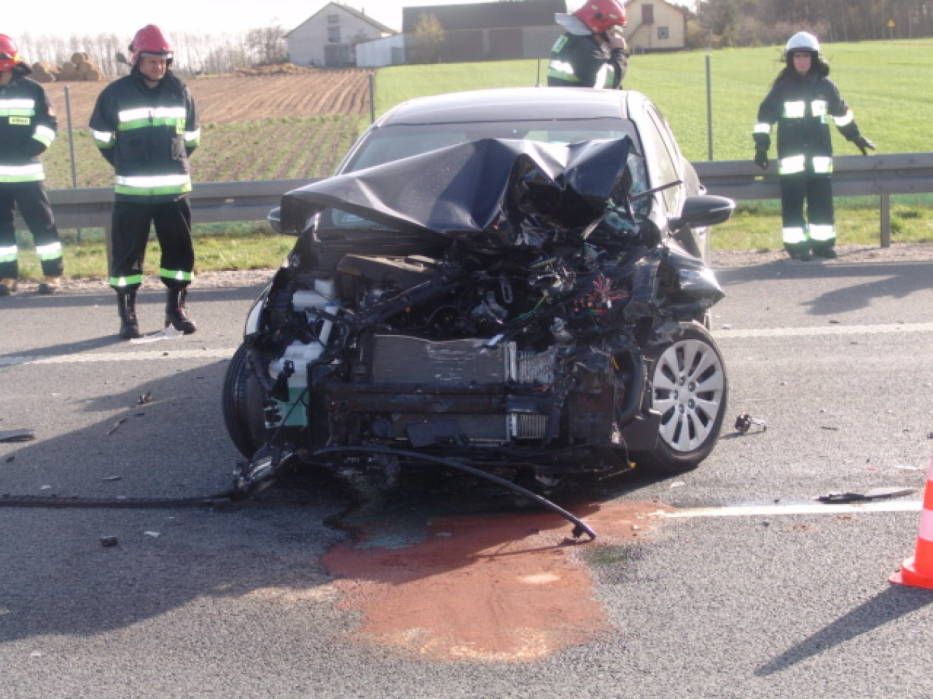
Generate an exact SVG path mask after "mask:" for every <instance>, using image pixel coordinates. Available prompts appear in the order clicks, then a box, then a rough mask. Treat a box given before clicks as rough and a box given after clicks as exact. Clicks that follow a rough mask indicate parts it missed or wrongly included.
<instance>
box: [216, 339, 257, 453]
mask: <svg viewBox="0 0 933 699" xmlns="http://www.w3.org/2000/svg"><path fill="white" fill-rule="evenodd" d="M246 354H247V350H246V345H240V347H239V348H238V349H237V351H236V352H235V353H234V355H233V357H232V358H231V359H230V364H229V365H228V366H227V373H226V375H225V376H224V388H223V397H222V401H223V413H224V425H226V427H227V434H229V435H230V439H231V440H232V441H233V444H234V445H235V446H236V448H237V449H238V450H239V452H240V453H241V454H242V455H243V456H245V457H246V458H247V459H252V458H253V454H255V453H256V451H257V450H258V449H259V447H260V446H262V444H263V442H264V439H263V435H264V433H265V429H266V425H265V418H264V417H263V412H262V387H261V386H260V385H259V381H258V380H257V379H256V377H255V375H254V374H253V369H252V367H251V366H250V363H249V361H248V359H247V356H246Z"/></svg>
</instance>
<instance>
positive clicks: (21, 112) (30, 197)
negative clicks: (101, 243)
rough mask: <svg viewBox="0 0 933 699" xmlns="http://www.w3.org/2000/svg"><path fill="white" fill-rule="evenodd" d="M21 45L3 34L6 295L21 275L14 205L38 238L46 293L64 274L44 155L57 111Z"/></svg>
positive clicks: (0, 152)
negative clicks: (19, 48)
mask: <svg viewBox="0 0 933 699" xmlns="http://www.w3.org/2000/svg"><path fill="white" fill-rule="evenodd" d="M30 72H31V70H30V68H29V66H28V65H26V63H25V62H24V61H23V59H22V58H21V57H20V55H19V52H18V51H17V50H16V44H14V43H13V40H12V39H11V38H10V37H8V36H7V35H6V34H0V296H8V295H10V294H12V293H13V292H15V291H16V286H17V279H18V277H19V263H18V259H17V258H18V250H17V247H16V231H15V229H14V227H13V209H14V207H15V208H18V209H19V212H20V214H21V215H22V217H23V220H25V221H26V225H27V226H28V227H29V230H30V232H31V233H32V235H33V238H34V239H35V243H36V253H37V254H38V256H39V260H40V261H41V263H42V273H43V274H44V275H45V279H44V280H43V281H42V282H40V284H39V293H40V294H51V293H52V292H54V291H55V290H56V289H57V288H58V285H59V278H60V277H61V274H62V243H61V239H60V238H59V237H58V229H57V228H56V227H55V219H54V217H53V216H52V207H51V206H50V204H49V197H48V194H47V193H46V191H45V185H44V180H45V172H44V170H43V167H42V163H41V162H40V161H39V155H41V154H42V152H43V151H45V149H46V148H48V147H49V145H51V143H52V141H53V140H54V139H55V132H56V129H57V126H58V122H57V120H56V119H55V111H54V110H53V109H52V106H51V105H50V104H49V101H48V99H47V98H46V96H45V90H43V89H42V86H41V85H39V83H37V82H34V81H32V80H30V79H29V78H27V77H26V76H27V75H29V73H30Z"/></svg>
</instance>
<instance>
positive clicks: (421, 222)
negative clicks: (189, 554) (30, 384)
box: [223, 88, 734, 488]
mask: <svg viewBox="0 0 933 699" xmlns="http://www.w3.org/2000/svg"><path fill="white" fill-rule="evenodd" d="M703 192H704V190H703V189H702V186H701V185H700V184H699V182H698V181H697V178H696V174H695V172H694V170H693V168H692V167H691V166H690V164H689V163H688V162H687V161H686V160H685V159H684V158H683V157H682V156H681V154H680V151H679V149H678V148H677V144H676V141H675V140H674V138H673V136H672V135H671V133H670V130H669V128H668V126H667V124H666V122H665V121H664V119H663V117H662V116H661V115H660V113H659V112H658V111H657V109H656V108H655V107H654V106H653V105H652V104H651V103H650V101H648V100H647V98H645V97H644V96H643V95H640V94H639V93H635V92H631V91H627V92H618V91H617V92H609V91H597V90H592V91H590V90H581V89H560V88H548V89H535V88H529V89H515V90H493V91H482V92H474V93H460V94H455V95H443V96H440V97H433V98H423V99H420V100H414V101H412V102H410V103H406V104H403V105H400V106H399V107H397V108H396V109H394V110H393V111H391V112H390V113H389V114H387V115H386V116H385V117H383V118H382V119H380V120H379V121H377V122H376V123H375V124H374V125H373V126H372V127H370V129H369V130H368V131H367V132H366V133H365V134H364V135H363V136H362V137H361V139H360V140H359V141H358V143H357V144H356V145H355V146H354V147H353V148H352V149H351V151H350V153H349V154H348V156H347V158H346V159H345V161H344V162H343V164H342V165H341V166H340V168H339V174H337V175H335V176H334V177H331V178H328V179H326V180H322V181H319V182H316V183H313V184H310V185H308V186H306V187H302V188H300V189H296V190H293V191H291V192H288V193H287V194H286V195H285V196H284V197H283V199H282V204H281V208H280V209H278V210H276V211H274V212H273V213H272V214H271V215H270V220H273V221H274V225H276V227H277V228H279V229H280V230H281V232H284V233H290V234H294V235H296V236H297V237H298V238H297V242H296V244H295V246H294V249H293V250H292V252H291V253H290V254H289V256H288V258H287V260H286V262H285V264H284V265H283V266H282V268H281V269H280V270H279V271H278V272H277V273H276V275H275V277H274V279H273V280H272V282H271V283H270V284H269V286H268V287H267V288H266V290H265V291H264V292H263V294H262V295H261V297H260V298H259V299H258V300H257V302H256V304H255V305H254V306H253V308H252V310H251V311H250V313H249V315H248V318H247V322H246V328H245V333H244V339H243V344H242V346H241V347H240V348H239V349H238V351H237V352H236V354H235V355H234V357H233V359H232V361H231V362H230V365H229V368H228V371H227V376H226V379H225V386H224V395H223V409H224V417H225V422H226V426H227V429H228V432H229V433H230V436H231V438H232V439H233V442H234V443H235V444H236V446H237V448H238V449H239V450H240V452H242V453H243V455H244V456H245V457H246V458H247V459H248V460H249V463H248V464H244V465H243V466H242V467H241V470H240V471H239V472H238V474H239V475H238V478H239V482H240V485H241V486H242V487H244V488H249V487H251V486H252V485H254V484H255V483H257V482H259V481H262V480H264V479H267V478H269V477H270V476H271V475H273V474H274V473H275V472H276V471H277V469H279V468H280V467H281V466H282V465H284V464H286V463H301V462H305V463H314V464H321V465H326V466H338V465H339V466H343V465H347V464H349V465H352V466H354V467H359V468H376V469H381V470H382V471H384V472H385V473H388V474H391V473H394V472H397V471H398V469H399V467H401V466H404V465H406V464H408V463H414V461H417V460H421V459H427V460H429V461H430V460H433V461H435V462H437V463H449V462H450V461H449V460H456V463H460V464H468V465H469V466H470V468H472V469H475V470H477V471H481V472H484V473H489V474H498V477H504V478H507V479H513V480H522V481H525V482H529V483H537V484H539V485H540V486H541V487H547V486H549V485H552V484H554V483H556V482H557V481H559V480H560V479H561V478H564V477H567V476H575V475H583V474H589V475H597V476H605V475H611V474H614V473H617V472H620V471H625V470H628V469H630V468H631V467H632V465H633V464H637V465H638V466H639V467H640V468H644V469H648V470H653V471H655V472H657V473H660V474H671V473H677V472H681V471H685V470H688V469H691V468H694V467H696V466H697V465H698V464H699V463H700V462H701V461H702V460H703V459H704V458H705V457H706V456H707V455H708V454H709V453H710V452H711V450H712V449H713V447H714V446H715V443H716V440H717V438H718V435H719V430H720V426H721V424H722V420H723V415H724V413H725V409H726V394H727V381H726V372H725V367H724V364H723V359H722V356H721V354H720V352H719V349H718V348H717V346H716V343H715V342H714V340H713V338H712V337H711V335H710V334H709V332H708V330H707V329H706V327H705V323H706V322H707V321H708V313H709V309H710V307H711V306H712V305H713V304H714V303H716V301H718V300H719V299H720V298H721V297H722V295H723V294H722V291H721V289H720V287H719V285H718V284H717V282H716V279H715V277H714V275H713V273H712V271H711V270H710V269H709V268H708V267H707V266H706V265H705V263H704V260H703V257H704V253H705V249H706V243H705V235H706V232H707V231H706V227H707V226H709V225H711V224H714V223H718V222H722V221H724V220H726V219H728V217H729V216H730V215H731V212H732V210H733V208H734V204H733V202H732V201H730V200H728V199H724V198H722V197H714V196H709V195H705V194H704V193H703Z"/></svg>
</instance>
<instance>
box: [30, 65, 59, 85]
mask: <svg viewBox="0 0 933 699" xmlns="http://www.w3.org/2000/svg"><path fill="white" fill-rule="evenodd" d="M31 68H32V76H31V77H32V79H33V80H35V81H36V82H40V83H50V82H54V80H55V75H53V73H52V71H51V70H50V68H49V65H48V64H47V63H41V62H37V63H33V64H32V66H31Z"/></svg>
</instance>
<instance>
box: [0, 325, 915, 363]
mask: <svg viewBox="0 0 933 699" xmlns="http://www.w3.org/2000/svg"><path fill="white" fill-rule="evenodd" d="M899 333H933V323H890V324H879V325H827V326H823V325H820V326H813V327H804V328H748V329H745V330H743V329H741V328H728V329H726V328H723V329H716V330H714V331H713V336H714V337H715V338H716V339H717V340H731V339H744V338H753V337H818V336H820V335H884V334H888V335H893V334H899ZM160 339H161V338H160ZM235 351H236V347H229V348H222V349H190V350H188V349H181V350H179V349H164V350H143V351H138V350H136V349H134V348H133V347H127V351H126V352H87V353H81V354H60V355H55V356H50V357H41V356H33V355H28V354H25V355H18V356H8V357H0V367H4V366H22V365H25V364H87V363H106V362H151V361H158V360H160V359H168V360H173V359H230V357H232V356H233V353H234V352H235Z"/></svg>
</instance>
